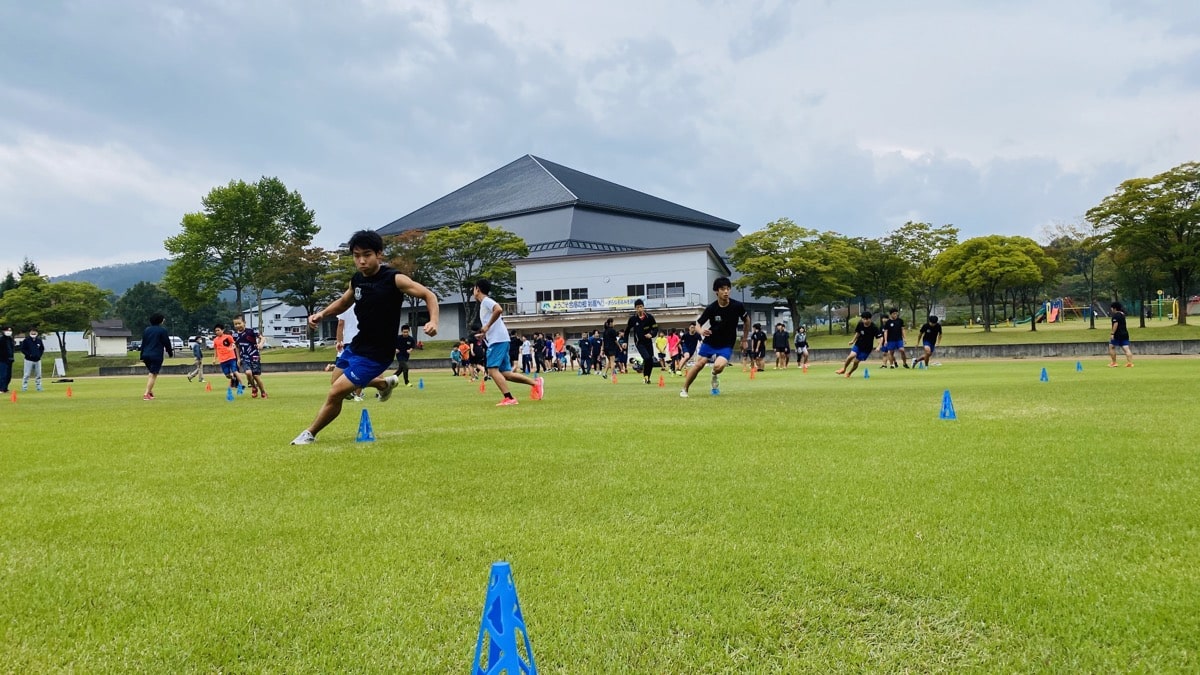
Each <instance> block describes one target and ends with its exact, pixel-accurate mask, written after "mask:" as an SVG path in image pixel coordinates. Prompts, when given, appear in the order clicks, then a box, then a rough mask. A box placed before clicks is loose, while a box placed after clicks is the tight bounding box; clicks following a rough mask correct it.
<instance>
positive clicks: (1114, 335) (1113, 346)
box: [1108, 302, 1133, 368]
mask: <svg viewBox="0 0 1200 675" xmlns="http://www.w3.org/2000/svg"><path fill="white" fill-rule="evenodd" d="M1108 307H1109V309H1111V310H1112V331H1111V333H1110V334H1109V339H1108V356H1109V358H1110V359H1112V363H1109V364H1108V367H1109V368H1116V367H1117V347H1120V348H1121V350H1122V351H1124V352H1125V367H1126V368H1132V367H1133V350H1132V349H1131V348H1130V346H1129V328H1128V327H1127V326H1126V325H1125V308H1124V307H1123V306H1121V303H1119V302H1114V303H1112V304H1111V305H1109V306H1108Z"/></svg>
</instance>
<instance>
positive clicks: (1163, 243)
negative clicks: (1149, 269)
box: [1087, 162, 1200, 325]
mask: <svg viewBox="0 0 1200 675" xmlns="http://www.w3.org/2000/svg"><path fill="white" fill-rule="evenodd" d="M1087 218H1088V220H1089V221H1091V222H1093V223H1095V224H1096V225H1097V226H1098V227H1099V228H1101V230H1102V232H1103V234H1104V235H1105V236H1106V237H1107V239H1108V241H1109V242H1111V243H1112V244H1113V245H1114V246H1117V247H1120V248H1123V249H1126V250H1128V251H1130V252H1131V253H1133V254H1135V255H1139V256H1143V257H1147V258H1155V259H1157V260H1159V261H1160V262H1161V263H1162V265H1163V267H1164V268H1165V269H1166V270H1167V272H1168V273H1169V274H1170V275H1171V279H1172V281H1173V283H1174V286H1175V297H1176V298H1178V299H1179V303H1180V311H1179V312H1178V314H1177V316H1176V323H1178V324H1179V325H1185V324H1187V310H1186V307H1187V300H1188V297H1189V294H1190V293H1191V290H1192V283H1193V279H1194V278H1195V276H1196V273H1197V270H1200V162H1188V163H1186V164H1180V165H1179V166H1177V167H1175V168H1173V169H1171V170H1169V171H1166V172H1164V173H1160V174H1158V175H1157V176H1154V177H1152V178H1133V179H1130V180H1127V181H1125V182H1124V183H1121V185H1120V186H1119V187H1117V191H1116V192H1115V193H1113V194H1111V195H1109V196H1108V197H1105V198H1104V200H1103V201H1101V202H1100V205H1099V206H1096V207H1094V208H1092V209H1090V210H1089V211H1088V212H1087Z"/></svg>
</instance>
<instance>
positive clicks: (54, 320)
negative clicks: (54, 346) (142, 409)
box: [0, 273, 107, 365]
mask: <svg viewBox="0 0 1200 675" xmlns="http://www.w3.org/2000/svg"><path fill="white" fill-rule="evenodd" d="M106 296H107V293H106V292H105V291H104V290H103V289H101V288H99V287H97V286H95V285H94V284H89V283H86V282H82V281H59V282H57V283H51V282H50V281H49V280H47V279H46V278H45V277H43V276H41V275H40V274H33V273H27V274H25V275H23V276H22V277H21V283H20V284H19V285H18V286H17V287H16V288H14V289H13V290H11V291H9V292H7V293H5V294H4V297H3V298H0V317H3V320H4V321H5V322H6V323H11V324H15V325H18V326H26V327H28V326H38V327H39V328H40V329H41V330H42V331H44V332H52V333H54V335H55V337H57V338H58V351H59V353H60V355H61V356H62V360H63V365H66V363H67V332H68V331H82V330H87V329H88V328H89V327H90V322H92V321H94V320H96V319H98V318H100V316H101V315H102V314H104V310H105V307H106V301H105V297H106Z"/></svg>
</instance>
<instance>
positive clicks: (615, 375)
mask: <svg viewBox="0 0 1200 675" xmlns="http://www.w3.org/2000/svg"><path fill="white" fill-rule="evenodd" d="M616 383H617V374H616V373H613V384H616Z"/></svg>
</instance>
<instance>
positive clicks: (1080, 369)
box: [1075, 361, 1083, 373]
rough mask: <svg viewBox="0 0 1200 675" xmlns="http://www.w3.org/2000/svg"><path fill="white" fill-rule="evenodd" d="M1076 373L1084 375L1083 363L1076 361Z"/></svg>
mask: <svg viewBox="0 0 1200 675" xmlns="http://www.w3.org/2000/svg"><path fill="white" fill-rule="evenodd" d="M1075 372H1077V373H1082V372H1083V361H1076V362H1075Z"/></svg>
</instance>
